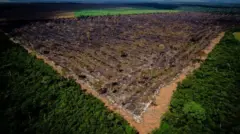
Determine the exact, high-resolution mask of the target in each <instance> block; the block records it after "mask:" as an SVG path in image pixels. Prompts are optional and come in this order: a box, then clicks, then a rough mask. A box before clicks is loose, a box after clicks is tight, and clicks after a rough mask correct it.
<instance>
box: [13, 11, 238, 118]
mask: <svg viewBox="0 0 240 134" xmlns="http://www.w3.org/2000/svg"><path fill="white" fill-rule="evenodd" d="M236 19H237V18H236V17H234V16H226V15H212V14H205V13H174V14H169V13H163V14H149V15H124V16H102V17H88V18H79V19H76V18H71V19H53V20H46V21H34V22H29V23H26V24H23V25H22V26H20V27H17V28H14V27H13V29H11V30H9V31H11V32H10V33H9V36H10V37H12V38H14V40H18V41H19V42H20V43H19V44H21V45H23V46H24V47H27V48H29V49H31V50H33V51H34V52H36V53H38V54H40V55H43V56H45V57H46V58H47V59H49V60H50V61H53V62H54V63H55V64H56V65H59V66H61V67H62V72H63V75H64V76H65V77H68V78H70V77H72V78H74V79H76V80H77V81H78V83H81V84H82V85H88V86H89V87H90V89H93V90H95V91H96V92H97V93H96V94H99V95H100V96H102V97H104V98H107V100H108V101H109V102H110V103H113V104H114V105H117V106H118V107H119V108H121V109H124V110H126V111H128V112H129V113H131V115H132V116H133V117H134V119H135V120H136V121H138V122H141V118H142V114H143V113H144V112H145V111H146V109H147V108H148V107H149V105H150V104H151V103H152V101H153V100H154V98H155V96H156V94H157V93H158V92H159V89H161V88H162V87H164V86H165V85H166V84H168V83H170V82H171V81H172V80H173V79H174V78H175V77H176V76H177V74H179V73H181V71H182V70H183V69H184V68H185V67H186V66H188V65H189V63H190V62H194V61H200V60H201V59H200V57H201V54H202V53H201V50H203V49H204V48H206V47H207V46H208V45H209V43H210V41H211V40H212V39H214V38H215V37H216V36H217V35H218V34H219V33H220V32H221V31H225V29H226V28H228V27H231V26H233V25H234V24H236V22H238V21H237V20H236ZM126 20H128V21H126ZM227 20H232V21H227ZM232 22H234V23H232ZM199 52H200V53H199ZM86 88H87V86H86ZM95 91H93V92H95ZM113 104H112V105H113Z"/></svg>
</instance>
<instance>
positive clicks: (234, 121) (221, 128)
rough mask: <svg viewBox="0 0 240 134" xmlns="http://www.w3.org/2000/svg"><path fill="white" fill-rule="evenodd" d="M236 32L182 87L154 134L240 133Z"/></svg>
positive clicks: (239, 67) (239, 46)
mask: <svg viewBox="0 0 240 134" xmlns="http://www.w3.org/2000/svg"><path fill="white" fill-rule="evenodd" d="M234 31H236V30H233V31H230V32H227V33H226V34H225V36H224V38H223V39H222V40H221V42H220V43H219V44H218V45H217V46H216V47H215V49H214V50H213V51H212V52H211V53H210V55H209V57H208V58H207V60H206V61H205V62H204V63H203V64H202V66H201V67H200V69H198V70H196V71H194V72H193V74H191V75H189V76H188V78H187V79H185V80H184V81H183V82H182V83H180V84H179V86H178V89H177V91H176V92H174V94H173V97H172V100H171V104H170V108H169V112H167V113H166V114H165V116H164V118H163V120H162V124H161V126H160V128H159V129H158V130H155V131H154V134H179V133H181V134H185V133H186V134H193V133H194V134H199V133H207V134H209V133H217V134H220V133H229V134H234V133H240V122H239V121H240V105H239V103H240V60H239V59H240V42H239V41H238V40H236V39H235V38H234V36H233V34H232V33H233V32H234Z"/></svg>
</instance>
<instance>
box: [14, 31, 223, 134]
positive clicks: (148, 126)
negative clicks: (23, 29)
mask: <svg viewBox="0 0 240 134" xmlns="http://www.w3.org/2000/svg"><path fill="white" fill-rule="evenodd" d="M223 36H224V32H222V33H220V34H219V35H218V36H217V37H216V38H215V39H213V40H212V41H211V42H210V44H209V45H208V47H207V48H206V49H204V50H203V52H204V55H203V56H201V60H202V61H204V60H205V59H206V58H207V55H208V54H209V53H210V52H211V51H212V50H213V48H214V47H215V45H216V44H218V43H219V42H220V40H221V38H222V37H223ZM12 41H14V40H12ZM14 42H15V43H17V42H16V41H14ZM24 48H25V49H26V50H27V51H28V52H29V53H30V54H35V55H36V57H37V58H38V59H42V60H43V61H44V62H45V63H46V64H48V65H50V66H51V67H53V69H55V70H56V71H57V72H58V73H59V74H61V75H62V76H64V77H69V76H66V75H65V74H64V73H63V71H62V68H61V67H60V66H57V65H56V64H55V63H54V62H53V61H51V60H48V59H47V58H46V57H45V56H42V55H40V54H37V53H36V52H34V51H32V50H31V49H28V48H26V47H24ZM200 65H201V63H194V64H191V65H189V66H188V67H186V68H185V69H184V70H183V71H182V73H181V74H179V75H178V76H177V77H176V78H175V79H174V80H173V81H172V82H170V83H169V84H168V85H166V86H165V87H163V88H161V89H160V92H159V94H158V95H157V96H156V101H155V103H156V105H154V106H153V105H152V106H150V107H149V108H148V109H147V111H146V112H145V113H144V114H143V116H142V121H141V122H140V123H137V122H136V121H135V120H134V118H133V116H132V115H131V114H130V113H128V112H127V111H125V110H124V109H122V108H121V107H119V106H117V105H116V104H112V103H111V102H110V101H109V100H108V99H107V98H106V97H103V96H101V95H99V94H98V93H97V92H96V91H95V90H92V89H91V88H90V87H89V86H88V85H87V84H84V83H82V82H81V81H80V80H78V79H77V76H76V75H75V74H72V75H71V77H73V78H74V79H75V80H76V82H77V83H79V84H80V85H81V87H82V89H83V90H86V92H87V93H89V94H92V95H93V96H95V97H96V98H98V99H100V100H101V101H102V102H103V103H105V106H106V107H107V108H108V109H110V110H112V111H114V112H116V113H118V114H120V115H121V116H122V117H123V118H124V119H125V120H127V121H128V122H129V124H130V125H131V126H133V127H135V128H136V130H137V131H138V132H139V134H148V133H151V132H152V131H153V130H154V129H156V128H158V127H159V126H160V123H161V117H162V116H163V114H164V113H165V112H166V111H167V110H168V106H169V103H170V101H171V97H172V94H173V92H174V91H175V90H176V88H177V83H178V82H181V81H182V80H183V79H184V78H185V77H186V76H187V75H188V74H189V73H191V72H192V71H193V70H195V69H197V68H199V67H200Z"/></svg>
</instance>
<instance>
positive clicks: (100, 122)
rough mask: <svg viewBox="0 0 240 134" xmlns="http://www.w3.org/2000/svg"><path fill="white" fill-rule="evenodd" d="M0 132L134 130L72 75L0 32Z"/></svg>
mask: <svg viewBox="0 0 240 134" xmlns="http://www.w3.org/2000/svg"><path fill="white" fill-rule="evenodd" d="M0 42H1V45H0V87H1V90H0V118H1V121H0V125H1V132H2V133H32V134H33V133H52V134H61V133H64V134H66V133H67V134H134V133H136V131H135V130H134V129H133V128H132V127H130V126H129V125H128V123H127V122H126V121H125V120H124V119H123V118H122V117H120V116H119V115H117V114H114V113H112V112H110V111H108V110H107V109H106V107H105V106H104V104H103V103H102V102H101V101H100V100H98V99H96V98H95V97H93V96H91V95H87V94H85V93H84V91H82V90H81V89H80V87H79V85H78V84H76V83H75V82H74V81H71V80H67V79H65V78H63V77H61V76H59V75H58V74H57V73H56V72H55V71H54V70H53V69H52V68H51V67H50V66H48V65H46V64H45V63H44V62H43V61H41V60H38V59H36V58H35V57H34V56H31V55H29V54H28V53H27V51H25V50H24V49H23V48H21V47H20V46H19V45H16V44H13V43H11V42H10V41H9V40H8V38H7V37H6V36H5V35H3V34H0Z"/></svg>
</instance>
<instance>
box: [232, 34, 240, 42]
mask: <svg viewBox="0 0 240 134" xmlns="http://www.w3.org/2000/svg"><path fill="white" fill-rule="evenodd" d="M233 35H234V37H235V38H236V39H237V40H239V41H240V32H234V33H233Z"/></svg>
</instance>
